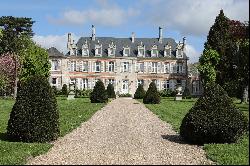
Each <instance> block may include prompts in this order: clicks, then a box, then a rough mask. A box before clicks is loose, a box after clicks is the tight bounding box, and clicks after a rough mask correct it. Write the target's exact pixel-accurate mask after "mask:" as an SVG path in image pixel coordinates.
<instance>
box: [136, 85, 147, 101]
mask: <svg viewBox="0 0 250 166" xmlns="http://www.w3.org/2000/svg"><path fill="white" fill-rule="evenodd" d="M145 93H146V92H145V90H144V88H143V85H142V84H139V85H138V88H137V89H136V91H135V94H134V99H143V97H144V96H145Z"/></svg>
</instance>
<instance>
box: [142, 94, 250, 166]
mask: <svg viewBox="0 0 250 166" xmlns="http://www.w3.org/2000/svg"><path fill="white" fill-rule="evenodd" d="M140 101H141V102H142V100H140ZM195 101H197V99H184V100H182V101H174V98H162V99H161V103H160V104H145V105H146V107H147V108H148V109H150V110H151V111H152V112H153V113H155V114H156V115H158V117H159V118H160V119H162V120H163V121H166V122H168V123H170V124H171V125H172V127H173V129H174V130H175V131H177V132H179V128H180V125H181V121H182V119H183V118H184V116H185V115H186V113H187V112H188V111H189V109H190V108H191V107H192V106H193V105H194V103H195ZM235 104H236V106H237V107H238V108H239V109H240V110H241V111H243V113H244V114H245V115H246V116H247V117H248V116H249V105H248V104H239V102H237V101H235ZM248 118H249V117H248ZM204 149H205V151H206V154H207V157H208V158H209V159H211V160H213V161H216V162H217V164H220V165H249V159H248V157H249V134H248V133H247V134H245V135H244V136H243V138H242V139H240V140H239V141H238V142H237V143H235V144H205V145H204Z"/></svg>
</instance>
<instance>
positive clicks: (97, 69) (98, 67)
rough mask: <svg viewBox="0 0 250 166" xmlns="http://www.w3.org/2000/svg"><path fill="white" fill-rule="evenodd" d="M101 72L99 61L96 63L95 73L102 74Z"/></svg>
mask: <svg viewBox="0 0 250 166" xmlns="http://www.w3.org/2000/svg"><path fill="white" fill-rule="evenodd" d="M100 71H101V62H100V61H97V62H95V72H100Z"/></svg>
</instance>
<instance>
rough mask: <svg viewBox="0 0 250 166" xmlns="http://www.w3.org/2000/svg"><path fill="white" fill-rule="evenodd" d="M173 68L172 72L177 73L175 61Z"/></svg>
mask: <svg viewBox="0 0 250 166" xmlns="http://www.w3.org/2000/svg"><path fill="white" fill-rule="evenodd" d="M173 70H174V73H177V64H176V63H174V64H173Z"/></svg>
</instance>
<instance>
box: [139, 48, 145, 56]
mask: <svg viewBox="0 0 250 166" xmlns="http://www.w3.org/2000/svg"><path fill="white" fill-rule="evenodd" d="M144 54H145V51H144V48H140V49H138V56H144Z"/></svg>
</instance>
